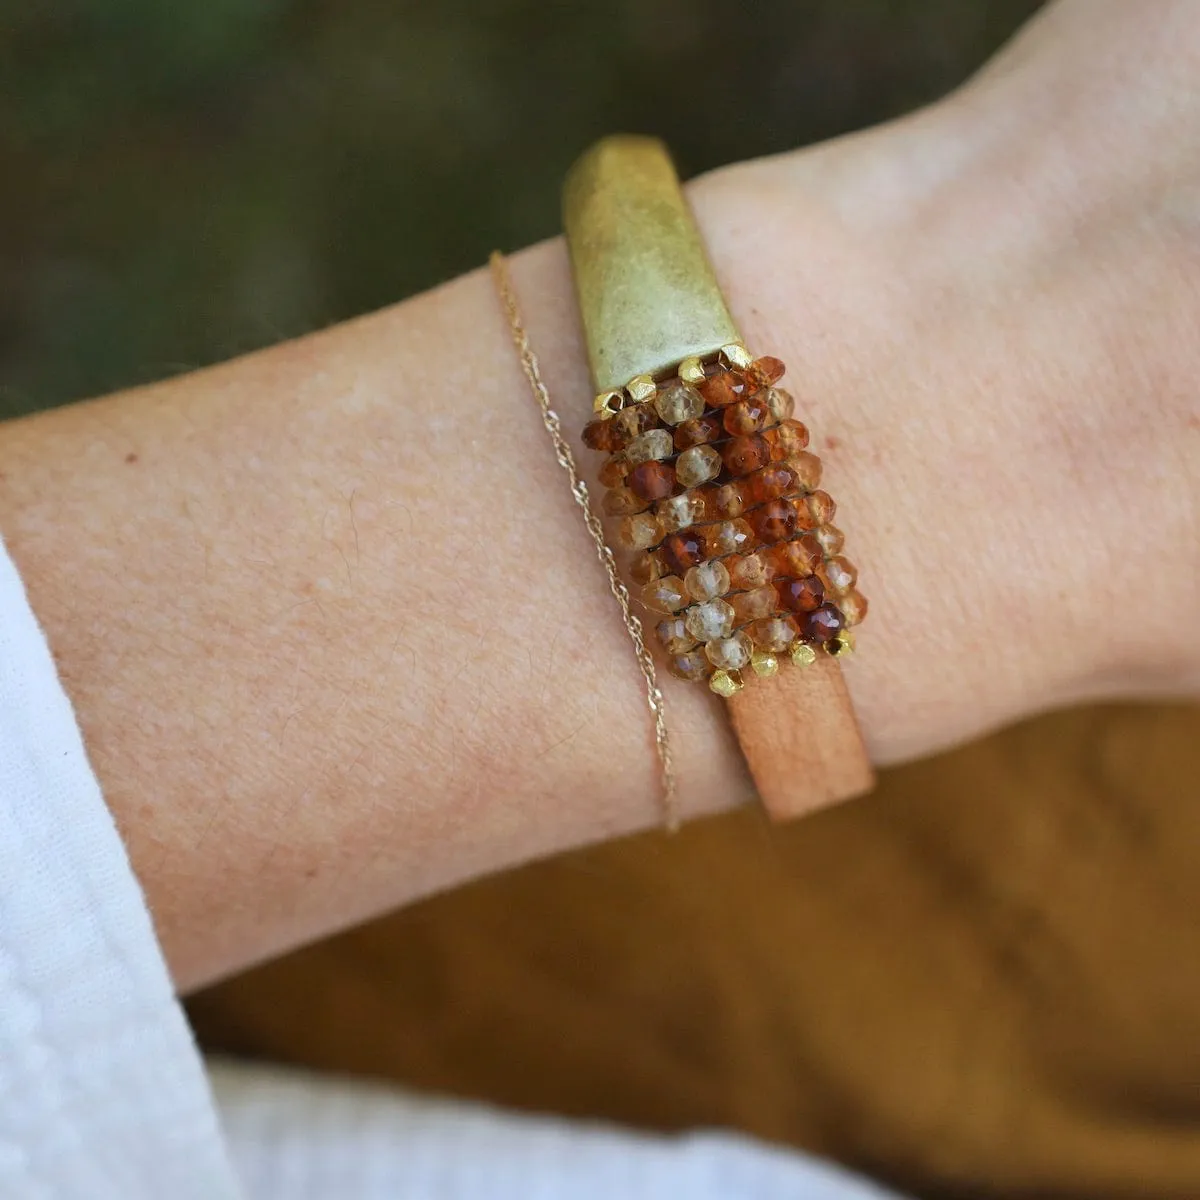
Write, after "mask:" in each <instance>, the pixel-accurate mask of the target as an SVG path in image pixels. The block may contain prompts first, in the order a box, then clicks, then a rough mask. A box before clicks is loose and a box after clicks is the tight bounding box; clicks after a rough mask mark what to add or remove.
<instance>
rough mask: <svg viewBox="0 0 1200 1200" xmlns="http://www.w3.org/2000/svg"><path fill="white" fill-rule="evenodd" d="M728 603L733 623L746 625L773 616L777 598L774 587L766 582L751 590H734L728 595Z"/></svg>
mask: <svg viewBox="0 0 1200 1200" xmlns="http://www.w3.org/2000/svg"><path fill="white" fill-rule="evenodd" d="M729 604H730V607H731V608H732V609H733V623H734V625H748V624H749V623H750V622H751V621H761V620H763V619H764V618H765V617H770V616H774V614H775V611H776V610H777V609H778V607H779V600H778V598H777V597H776V595H775V589H774V588H773V587H772V586H771V585H770V584H769V583H768V584H767V585H766V586H764V587H760V588H755V589H754V591H752V592H735V593H734V594H733V595H732V596H730V597H729Z"/></svg>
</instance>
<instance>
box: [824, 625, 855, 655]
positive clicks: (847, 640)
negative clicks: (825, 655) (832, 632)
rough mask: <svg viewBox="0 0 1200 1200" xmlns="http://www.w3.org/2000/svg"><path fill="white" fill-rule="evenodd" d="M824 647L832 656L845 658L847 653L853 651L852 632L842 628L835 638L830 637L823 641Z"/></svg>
mask: <svg viewBox="0 0 1200 1200" xmlns="http://www.w3.org/2000/svg"><path fill="white" fill-rule="evenodd" d="M825 649H826V650H828V651H829V653H830V655H832V656H833V657H834V658H845V657H846V655H847V654H853V653H854V634H852V633H851V632H850V630H848V629H843V630H842V632H841V633H839V634H838V635H837V637H835V638H830V639H829V641H827V642H826V643H825Z"/></svg>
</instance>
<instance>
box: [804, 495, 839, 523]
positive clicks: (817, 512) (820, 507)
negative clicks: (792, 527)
mask: <svg viewBox="0 0 1200 1200" xmlns="http://www.w3.org/2000/svg"><path fill="white" fill-rule="evenodd" d="M808 511H809V512H810V513H812V518H813V520H814V521H815V522H816V523H817V524H818V525H828V524H829V522H830V521H832V520H833V514H834V513H835V512H837V505H836V504H835V503H834V502H833V497H832V496H831V495H830V494H829V493H828V492H813V494H812V495H811V496H809V498H808Z"/></svg>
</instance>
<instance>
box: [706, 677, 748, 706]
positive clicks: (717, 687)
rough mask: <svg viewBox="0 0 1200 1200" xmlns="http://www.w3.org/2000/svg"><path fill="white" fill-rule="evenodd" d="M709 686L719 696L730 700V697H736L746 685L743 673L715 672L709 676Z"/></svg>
mask: <svg viewBox="0 0 1200 1200" xmlns="http://www.w3.org/2000/svg"><path fill="white" fill-rule="evenodd" d="M708 686H709V687H710V688H712V690H713V691H714V692H716V693H717V695H718V696H724V697H725V699H726V700H728V699H729V697H730V696H736V695H737V694H738V692H740V691H741V690H742V688H744V687H745V686H746V685H745V684H744V683H743V682H742V676H741V673H740V672H738V671H714V672H713V673H712V674H711V675H710V676H709V679H708Z"/></svg>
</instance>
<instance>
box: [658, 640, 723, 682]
mask: <svg viewBox="0 0 1200 1200" xmlns="http://www.w3.org/2000/svg"><path fill="white" fill-rule="evenodd" d="M712 669H713V668H712V663H710V662H709V661H708V655H707V654H705V653H704V648H703V647H702V646H697V647H696V649H694V650H685V651H684V652H683V653H682V654H673V655H671V657H670V658H668V659H667V670H668V671H670V672H671V674H672V675H674V676H675V677H676V679H686V680H687V681H688V682H689V683H695V682H697V681H699V680H701V679H707V678H708V677H709V675H711V674H712Z"/></svg>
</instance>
